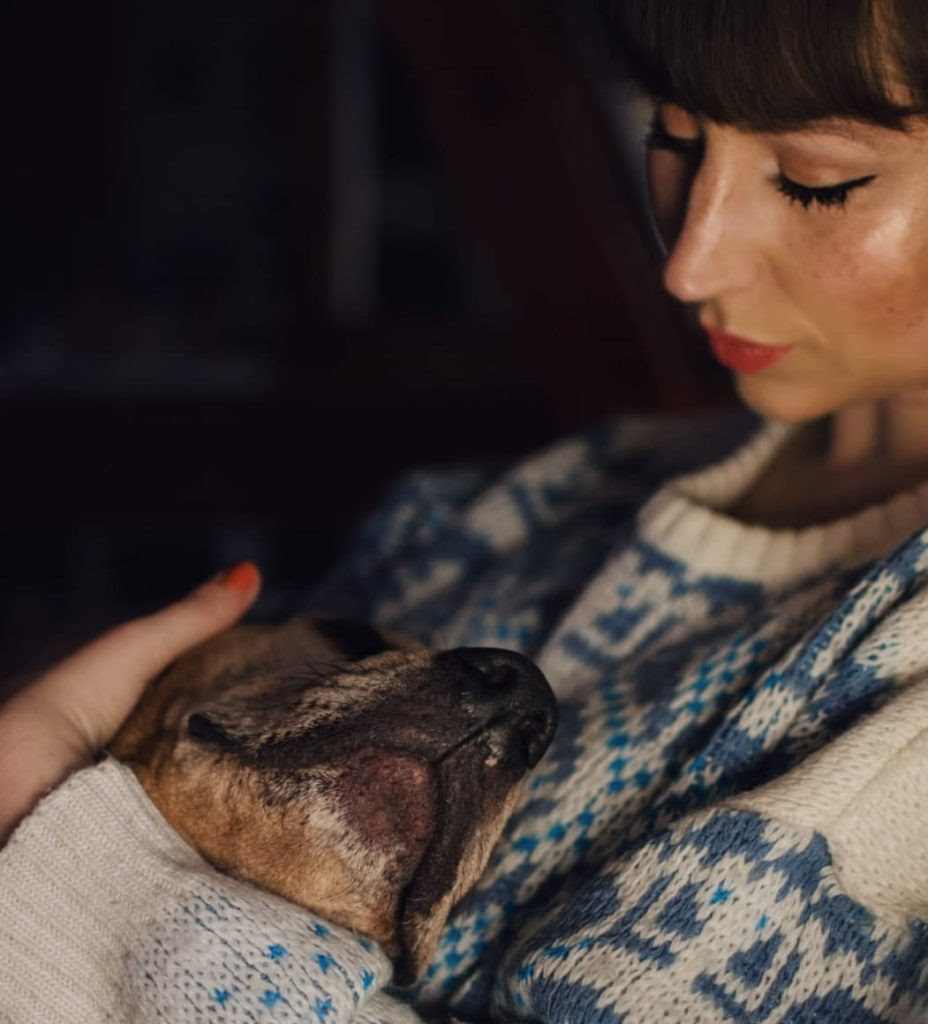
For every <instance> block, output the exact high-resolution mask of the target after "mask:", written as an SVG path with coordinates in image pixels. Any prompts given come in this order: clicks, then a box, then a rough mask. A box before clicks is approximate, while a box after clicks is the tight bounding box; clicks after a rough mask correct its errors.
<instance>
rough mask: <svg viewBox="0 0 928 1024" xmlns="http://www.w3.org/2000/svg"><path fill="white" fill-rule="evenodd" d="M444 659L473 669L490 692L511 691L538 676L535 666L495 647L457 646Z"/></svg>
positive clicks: (520, 656) (525, 659)
mask: <svg viewBox="0 0 928 1024" xmlns="http://www.w3.org/2000/svg"><path fill="white" fill-rule="evenodd" d="M442 657H444V658H448V659H454V660H455V661H457V662H458V663H460V665H461V666H462V667H464V668H465V669H470V670H471V671H472V672H473V675H474V676H475V677H477V678H478V679H479V680H480V682H481V683H482V684H483V685H484V686H486V687H488V688H489V689H491V690H508V689H512V688H514V687H517V686H519V685H520V684H523V683H526V682H528V681H530V680H531V679H533V678H534V677H535V676H537V675H539V671H538V669H537V668H536V667H535V665H533V664H532V662H530V661H529V660H528V658H526V657H524V656H523V655H521V654H516V652H515V651H503V650H500V649H498V648H495V647H456V648H455V649H454V650H453V651H446V652H445V654H443V655H442Z"/></svg>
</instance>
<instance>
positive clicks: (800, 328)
mask: <svg viewBox="0 0 928 1024" xmlns="http://www.w3.org/2000/svg"><path fill="white" fill-rule="evenodd" d="M687 140H688V141H689V142H690V145H689V146H687V145H686V141H687ZM693 143H695V145H694V144H693ZM648 179H649V185H650V191H651V199H652V207H653V211H654V217H655V222H656V223H657V225H658V229H659V230H660V232H661V234H662V237H663V239H664V242H665V244H666V245H667V248H668V258H667V264H666V268H665V271H664V282H665V285H666V287H667V289H668V290H669V291H670V292H671V293H672V294H673V295H675V296H676V297H677V298H678V299H680V300H682V301H683V302H686V303H690V304H694V305H695V307H696V308H697V310H698V315H699V320H700V322H701V323H702V325H703V326H704V327H709V328H720V329H721V330H723V331H725V332H728V333H729V334H734V335H738V336H741V337H742V338H745V339H747V340H749V341H753V342H756V343H758V344H762V345H783V346H785V345H789V346H792V348H791V349H790V350H789V351H788V352H787V353H786V355H785V356H783V358H780V359H779V360H777V361H775V362H774V363H773V364H772V365H770V366H767V367H766V368H763V369H759V370H758V369H756V368H752V367H748V369H742V370H740V371H739V370H736V371H735V372H736V384H737V387H738V390H739V393H740V394H741V396H742V398H743V399H744V401H745V402H746V403H747V404H748V405H750V406H752V407H753V408H754V409H756V410H757V411H758V412H761V413H763V414H764V415H768V416H773V417H775V418H777V419H782V420H787V421H801V420H807V419H812V418H815V417H818V416H822V415H824V414H826V413H830V412H834V411H836V410H837V409H840V408H841V407H843V406H846V405H848V404H851V403H855V402H858V401H861V400H866V399H875V398H888V397H893V398H895V397H898V398H900V399H906V398H912V399H916V400H920V401H925V400H926V399H928V118H926V119H917V120H913V122H912V123H911V125H910V130H909V131H908V132H901V131H893V130H891V129H888V128H881V127H875V126H873V125H870V124H867V123H865V122H861V121H843V122H840V121H825V122H815V123H814V124H811V125H809V126H808V127H807V128H805V129H804V130H802V131H790V132H783V133H769V134H768V133H758V132H747V131H742V130H739V129H737V128H733V127H730V126H727V125H720V124H717V123H714V122H708V121H705V120H703V119H698V118H696V117H694V116H693V115H691V114H689V113H687V112H686V111H684V110H683V109H681V108H680V107H675V106H672V105H670V104H664V105H662V106H660V107H659V109H658V117H657V121H656V125H655V131H654V132H653V133H652V138H651V144H650V146H649V155H648ZM735 347H736V348H737V346H735ZM749 371H750V372H749Z"/></svg>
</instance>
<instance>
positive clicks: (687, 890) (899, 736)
mask: <svg viewBox="0 0 928 1024" xmlns="http://www.w3.org/2000/svg"><path fill="white" fill-rule="evenodd" d="M755 426H756V425H754V424H752V423H750V422H749V421H748V420H747V419H746V418H745V417H744V416H743V415H734V416H731V417H722V418H713V419H710V420H706V421H704V422H692V423H684V424H681V423H675V422H672V421H648V420H635V419H633V420H628V419H625V420H621V421H618V422H617V423H615V424H611V425H609V426H607V427H605V428H603V429H600V430H597V431H594V432H591V433H590V434H588V435H585V436H583V437H579V438H574V439H570V440H568V441H565V442H563V443H561V444H558V445H556V446H555V447H553V448H552V449H550V450H548V451H546V452H544V453H542V454H541V455H539V456H536V457H534V458H532V459H529V460H527V461H526V462H523V463H521V464H519V465H517V466H516V467H514V468H513V469H511V470H509V471H507V472H506V473H504V474H502V475H501V476H500V477H498V478H497V479H495V480H488V478H487V477H486V475H485V474H483V473H480V472H476V471H475V472H467V473H462V472H458V473H454V474H436V473H431V474H419V475H417V476H415V477H413V478H411V479H410V480H408V481H407V482H406V483H405V484H404V485H402V486H401V487H400V488H398V489H397V491H396V492H395V493H394V494H393V495H392V497H391V498H390V500H389V501H388V502H387V503H386V504H385V505H384V507H383V508H382V509H381V511H380V512H379V513H378V514H377V515H375V516H374V517H373V518H372V520H371V521H370V522H369V523H368V524H367V526H366V527H365V529H364V530H363V531H362V534H361V536H360V537H359V539H358V542H357V544H356V545H355V547H354V549H353V551H352V552H351V553H350V554H349V556H348V558H347V559H346V560H345V561H344V563H343V564H342V566H341V568H340V569H339V571H338V572H337V573H336V574H335V575H334V576H333V578H332V579H331V580H330V581H329V582H328V583H327V584H326V586H325V587H323V588H321V589H320V591H319V592H318V593H317V594H316V595H315V597H314V604H315V606H316V607H319V608H325V609H326V610H327V611H334V612H340V613H346V614H353V615H361V616H365V617H367V618H370V619H372V620H375V621H377V622H379V623H381V624H384V625H391V626H393V627H398V628H401V629H404V630H406V631H407V632H411V633H414V634H418V635H420V636H422V637H423V638H424V639H428V640H431V641H432V642H434V643H436V644H438V645H441V646H455V645H459V644H467V645H482V644H485V645H493V646H506V647H513V648H516V649H520V650H522V651H524V652H526V653H528V654H529V655H531V656H533V657H534V658H536V659H537V660H538V662H539V664H540V665H541V667H542V668H543V669H544V671H545V672H546V674H547V676H548V678H549V680H550V681H551V683H552V685H553V686H554V688H555V690H556V691H557V692H558V695H559V697H560V701H561V726H560V729H559V734H558V737H557V738H556V739H555V743H554V747H553V748H552V750H551V751H549V753H548V755H547V756H546V758H545V759H544V760H543V761H542V763H541V765H540V766H539V767H538V769H536V772H535V773H534V775H533V776H532V777H531V778H530V782H529V784H528V786H527V787H526V789H525V792H524V796H523V799H522V801H521V803H520V805H519V807H518V809H517V811H516V813H515V815H514V816H513V818H512V820H511V821H510V823H509V825H508V827H507V830H506V832H505V834H504V836H503V838H502V840H501V841H500V843H499V844H498V846H497V848H496V850H495V852H494V854H493V857H492V859H491V863H490V865H489V867H488V870H487V872H486V873H485V875H484V877H483V878H482V880H481V881H480V883H479V884H478V886H477V888H476V890H475V891H474V892H473V893H472V894H471V895H470V896H469V897H467V898H466V900H465V901H464V902H463V903H462V905H461V906H460V907H459V908H458V909H457V910H456V912H455V913H454V915H453V916H452V919H451V921H450V922H449V926H448V927H447V929H446V931H445V933H444V936H443V938H442V942H441V945H440V948H439V950H438V953H437V955H436V958H435V960H434V962H433V963H432V964H431V966H430V967H429V968H428V972H427V974H426V977H425V978H424V980H423V981H422V982H421V983H420V984H419V985H418V986H417V987H416V988H415V989H413V990H412V991H409V992H405V993H402V994H401V995H397V994H392V995H391V994H388V993H387V992H386V991H385V990H384V987H383V986H384V985H385V984H386V982H387V979H388V976H389V969H388V965H387V963H386V961H385V959H384V957H383V956H382V954H381V953H380V952H379V950H377V949H376V948H372V947H371V946H370V944H368V943H365V942H363V941H360V940H359V939H358V938H357V937H355V936H352V935H350V934H348V933H345V932H342V931H340V930H339V929H335V928H332V927H331V926H328V925H326V923H325V922H321V921H318V920H316V919H314V918H313V917H312V915H309V914H306V913H305V912H303V911H301V910H299V909H297V908H294V907H291V906H289V905H287V904H285V903H283V901H280V900H277V899H276V898H274V897H271V896H268V895H267V894H263V893H259V892H258V891H256V890H254V889H252V888H250V887H249V886H247V885H244V884H243V883H239V882H235V881H233V880H231V879H228V878H225V877H224V876H222V875H219V874H218V873H217V872H215V871H212V869H210V868H209V867H207V866H206V865H205V864H203V863H202V861H200V860H199V858H198V857H196V855H195V854H194V853H193V852H192V851H190V850H189V849H188V848H187V847H186V846H185V845H184V844H183V843H182V842H181V841H180V840H179V839H178V837H176V836H174V835H173V833H171V832H170V830H169V829H168V828H167V827H166V826H165V825H164V823H163V822H162V821H161V820H160V819H159V818H158V816H157V814H156V813H155V812H154V810H153V808H152V807H151V805H150V804H148V802H147V799H146V798H145V796H144V794H143V793H142V791H141V790H140V789H139V787H138V786H137V784H136V783H135V781H134V779H133V778H132V776H131V775H130V774H129V773H128V772H126V770H125V769H123V768H121V766H118V765H115V764H113V763H111V762H105V763H103V764H102V765H100V766H98V767H96V768H93V769H88V770H87V771H85V772H82V773H79V774H78V775H77V776H75V777H74V778H72V779H71V780H70V781H69V782H68V783H67V784H66V785H65V786H63V787H62V788H61V789H60V790H58V791H56V793H54V794H52V795H51V796H50V797H49V798H47V799H46V800H45V801H44V802H43V803H42V804H41V805H40V806H39V808H38V809H37V810H36V812H34V813H33V814H32V815H31V816H30V817H29V818H28V819H27V820H26V822H24V824H23V825H22V826H21V827H20V829H19V830H18V831H17V833H16V834H15V835H14V837H13V839H12V840H11V842H10V843H9V844H8V846H7V848H6V849H5V850H4V851H3V852H2V853H0V1020H10V1021H15V1022H17V1024H20V1022H27V1021H28V1022H32V1021H49V1020H51V1021H56V1020H68V1021H81V1022H83V1021H97V1020H127V1021H129V1020H131V1021H153V1020H170V1021H187V1020H216V1021H227V1022H233V1021H236V1022H237V1021H265V1020H267V1021H271V1020H281V1021H284V1020H286V1021H297V1020H300V1021H322V1022H335V1024H342V1022H345V1024H347V1022H349V1021H361V1022H369V1021H381V1022H384V1024H393V1022H397V1024H399V1022H409V1021H416V1020H421V1019H425V1020H434V1019H436V1018H437V1017H438V1016H439V1015H440V1014H442V1013H445V1012H448V1011H450V1012H452V1013H454V1014H455V1015H457V1016H458V1017H459V1018H460V1019H462V1020H466V1021H473V1022H478V1021H484V1020H488V1019H492V1018H496V1017H502V1018H505V1019H514V1020H527V1021H535V1022H546V1024H547V1022H550V1024H568V1022H570V1024H653V1022H657V1021H665V1022H668V1024H678V1022H679V1024H684V1022H686V1024H696V1022H703V1024H708V1022H715V1021H726V1022H727V1021H731V1022H734V1024H767V1022H777V1024H804V1022H812V1021H826V1022H827V1021H834V1022H838V1021H840V1022H854V1024H857V1022H859V1024H874V1022H882V1021H895V1022H905V1021H912V1022H915V1021H924V1020H928V906H926V903H928V796H926V790H928V785H926V784H928V629H926V627H928V531H925V530H924V527H925V524H928V485H923V486H922V487H920V488H919V489H918V490H916V491H912V492H907V493H905V494H902V495H899V496H897V497H896V498H895V499H893V500H891V501H889V502H887V503H885V504H883V505H880V506H877V507H873V508H869V509H866V510H864V511H862V512H860V513H858V514H856V515H853V516H850V517H847V518H845V519H842V520H839V521H836V522H833V523H829V524H826V525H821V526H815V527H811V528H807V529H801V530H768V529H764V528H759V527H751V526H745V525H743V524H741V523H738V522H736V521H735V520H733V519H732V518H730V517H729V516H727V515H726V514H725V512H724V509H725V508H726V507H727V506H728V505H730V504H731V503H732V502H734V501H735V500H737V498H738V496H739V495H740V494H742V493H743V492H744V491H745V489H746V488H747V487H748V486H749V485H750V483H751V482H752V481H753V480H754V479H755V478H756V477H757V475H758V474H759V473H760V472H761V471H762V469H763V468H764V466H765V465H766V464H767V463H768V462H769V460H770V459H771V458H772V457H773V456H774V455H775V454H776V452H777V451H778V450H779V448H780V446H781V445H782V444H783V443H784V442H785V441H786V439H787V438H788V437H789V435H790V433H791V430H792V428H790V427H787V426H784V425H782V424H778V423H773V422H768V423H766V424H763V425H762V426H761V427H760V429H759V430H756V431H754V427H755ZM745 430H748V431H750V432H751V433H750V437H749V439H748V440H747V442H746V443H744V444H741V445H740V446H739V447H736V445H738V444H739V442H740V441H741V440H742V439H743V437H744V432H745ZM733 448H734V449H735V450H734V451H733V453H732V449H733ZM726 453H730V454H726ZM716 457H717V458H718V461H716V462H715V463H714V464H713V465H711V466H710V468H709V469H703V470H700V471H697V472H691V471H690V470H691V468H692V466H693V465H695V464H696V463H697V462H698V461H699V460H700V459H702V460H704V461H706V460H711V459H713V458H716ZM4 1014H6V1016H4Z"/></svg>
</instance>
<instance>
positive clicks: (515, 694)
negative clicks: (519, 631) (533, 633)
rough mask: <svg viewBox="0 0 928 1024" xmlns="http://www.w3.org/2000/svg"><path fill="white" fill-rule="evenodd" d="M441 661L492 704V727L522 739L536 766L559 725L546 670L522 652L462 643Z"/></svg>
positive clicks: (471, 691) (480, 698)
mask: <svg viewBox="0 0 928 1024" xmlns="http://www.w3.org/2000/svg"><path fill="white" fill-rule="evenodd" d="M438 660H439V662H441V663H442V665H443V667H445V668H452V669H454V670H455V675H456V676H458V678H459V679H460V680H461V682H463V683H464V684H465V686H466V688H467V693H468V694H473V696H474V697H476V698H477V700H478V701H479V702H480V703H481V704H482V705H484V706H485V707H486V709H487V710H488V711H489V713H490V715H491V716H492V717H491V722H492V725H491V728H493V729H495V730H498V731H504V732H506V733H507V734H508V735H509V736H510V737H511V738H515V739H517V740H518V741H519V743H520V746H521V749H522V752H523V754H524V756H525V760H526V762H527V764H528V767H529V768H534V767H535V765H536V764H537V763H538V762H539V761H540V760H541V758H542V755H543V754H544V752H545V751H546V750H547V749H548V747H549V745H550V743H551V740H552V739H553V737H554V730H555V729H556V728H557V701H556V700H555V697H554V694H553V693H552V691H551V687H550V686H549V685H548V681H547V679H545V677H544V674H543V673H542V671H541V669H539V668H538V666H537V665H535V663H534V662H532V661H530V660H529V659H528V658H526V657H525V656H524V655H522V654H517V653H516V652H515V651H506V650H502V649H499V648H495V647H457V648H455V649H454V650H451V651H445V652H443V653H442V654H440V655H438Z"/></svg>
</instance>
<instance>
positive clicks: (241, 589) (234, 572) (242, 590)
mask: <svg viewBox="0 0 928 1024" xmlns="http://www.w3.org/2000/svg"><path fill="white" fill-rule="evenodd" d="M260 578H261V577H260V574H259V573H258V567H257V566H256V565H255V563H254V562H239V563H238V565H234V566H232V568H231V569H226V571H225V572H224V573H221V574H220V576H219V579H218V580H217V582H218V583H219V584H220V585H221V586H223V587H225V588H226V590H234V591H235V592H236V593H237V594H247V593H248V592H249V591H251V590H254V589H255V587H257V585H258V583H259V581H260Z"/></svg>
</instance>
